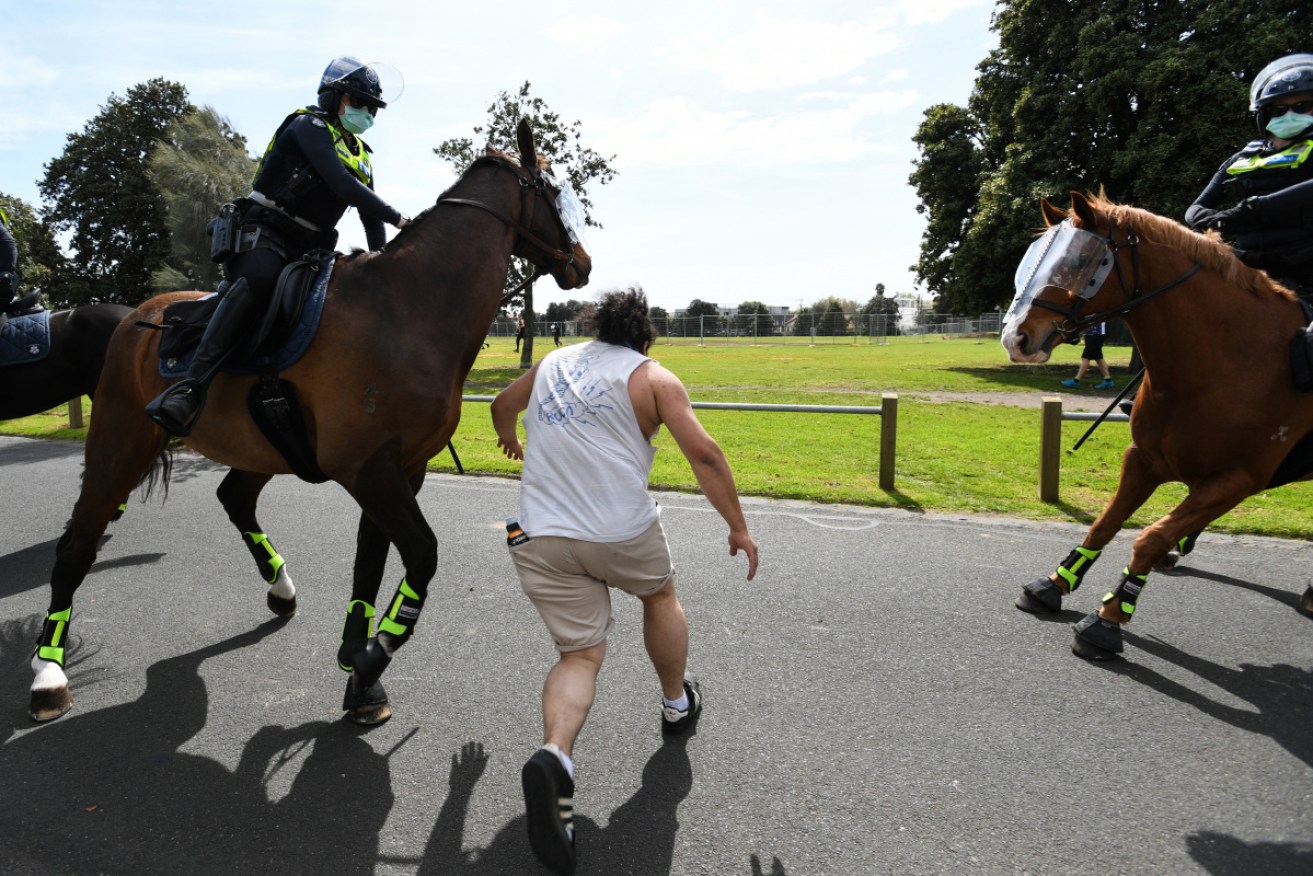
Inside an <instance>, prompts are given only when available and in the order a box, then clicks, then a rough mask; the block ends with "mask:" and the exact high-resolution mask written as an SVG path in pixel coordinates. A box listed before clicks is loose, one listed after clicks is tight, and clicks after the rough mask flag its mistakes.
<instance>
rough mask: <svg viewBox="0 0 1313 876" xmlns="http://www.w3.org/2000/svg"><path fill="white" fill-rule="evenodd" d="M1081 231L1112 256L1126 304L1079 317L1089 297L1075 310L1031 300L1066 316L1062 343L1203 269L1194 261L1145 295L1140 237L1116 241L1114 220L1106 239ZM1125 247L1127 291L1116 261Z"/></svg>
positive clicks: (1079, 301)
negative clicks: (1128, 260) (1128, 253)
mask: <svg viewBox="0 0 1313 876" xmlns="http://www.w3.org/2000/svg"><path fill="white" fill-rule="evenodd" d="M1082 230H1085V231H1086V232H1087V233H1089V234H1093V235H1094V236H1095V237H1098V238H1099V239H1101V240H1102V241H1103V244H1104V246H1106V247H1107V248H1108V252H1110V253H1111V254H1112V261H1113V269H1114V270H1115V271H1116V272H1117V282H1118V284H1120V286H1121V287H1122V295H1123V296H1124V297H1125V299H1126V301H1125V303H1124V304H1122V305H1121V306H1120V307H1114V308H1112V309H1111V310H1105V311H1101V312H1099V313H1091V314H1089V315H1088V316H1081V310H1082V308H1083V307H1084V305H1085V302H1087V301H1089V300H1090V299H1089V298H1081V297H1079V296H1078V297H1077V303H1076V306H1075V307H1065V306H1063V305H1061V304H1055V303H1054V302H1052V301H1044V300H1042V299H1040V298H1036V299H1035V300H1034V301H1032V302H1031V306H1032V307H1033V306H1036V305H1038V306H1039V307H1043V308H1045V309H1047V310H1052V311H1055V312H1057V313H1059V314H1061V315H1062V316H1065V317H1067V319H1066V321H1065V322H1064V323H1063V324H1062V325H1060V326H1058V332H1059V334H1061V335H1062V337H1063V340H1065V341H1066V342H1067V343H1069V344H1070V343H1075V342H1076V339H1077V338H1079V337H1080V334H1081V332H1083V331H1085V329H1087V328H1089V327H1090V326H1094V325H1098V324H1099V323H1101V322H1107V321H1108V320H1110V319H1120V318H1121V317H1123V316H1125V315H1126V314H1128V313H1130V312H1131V311H1132V310H1134V309H1135V308H1137V307H1139V306H1140V305H1142V304H1147V303H1148V302H1150V301H1152V300H1153V299H1155V298H1157V297H1158V296H1159V295H1162V294H1163V293H1164V292H1167V291H1169V290H1171V289H1175V288H1176V287H1177V286H1180V285H1181V284H1182V283H1184V282H1185V281H1186V280H1188V279H1190V278H1191V277H1193V276H1194V275H1195V274H1196V273H1198V272H1199V269H1200V268H1201V267H1202V265H1200V264H1199V263H1198V262H1195V263H1194V266H1193V267H1191V268H1190V269H1189V270H1188V271H1186V272H1185V273H1184V274H1182V275H1181V276H1179V277H1177V278H1176V279H1175V280H1172V281H1170V282H1168V283H1164V284H1163V285H1162V286H1159V287H1158V288H1157V289H1154V290H1153V291H1152V292H1145V291H1143V290H1142V289H1141V288H1140V236H1139V235H1138V234H1136V233H1135V232H1134V231H1133V230H1132V231H1128V232H1127V233H1126V238H1125V239H1124V240H1120V241H1119V240H1117V220H1116V219H1110V220H1109V222H1108V234H1107V235H1106V236H1105V235H1102V234H1098V233H1097V232H1093V231H1089V230H1088V229H1082ZM1127 248H1129V249H1130V251H1131V284H1130V287H1129V288H1128V287H1127V284H1126V275H1125V274H1124V273H1123V271H1122V263H1121V259H1120V258H1118V255H1119V254H1120V252H1121V251H1122V250H1123V249H1127ZM1069 294H1070V293H1069ZM1091 297H1093V296H1091Z"/></svg>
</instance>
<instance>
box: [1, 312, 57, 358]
mask: <svg viewBox="0 0 1313 876" xmlns="http://www.w3.org/2000/svg"><path fill="white" fill-rule="evenodd" d="M49 352H50V311H48V310H38V311H37V312H36V313H25V314H23V315H22V316H11V317H9V319H7V320H6V321H5V325H4V328H3V329H0V366H3V365H26V364H28V363H29V362H40V361H41V360H42V359H44V358H46V355H47V354H48V353H49Z"/></svg>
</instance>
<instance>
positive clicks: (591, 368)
mask: <svg viewBox="0 0 1313 876" xmlns="http://www.w3.org/2000/svg"><path fill="white" fill-rule="evenodd" d="M646 361H648V357H646V356H644V355H642V354H641V353H637V352H635V351H633V350H631V349H629V348H628V347H620V346H617V345H615V344H608V343H605V342H603V341H590V342H588V343H586V344H578V345H575V346H570V347H562V348H561V349H559V350H553V351H552V352H551V353H548V354H547V356H546V357H545V358H544V359H543V360H542V362H541V363H540V364H539V365H538V373H537V374H536V375H535V376H534V382H533V387H532V389H531V395H530V397H529V405H528V407H527V408H526V409H525V412H524V432H525V452H524V474H523V476H522V479H521V486H520V525H521V526H522V527H524V531H525V532H526V533H527V534H528V535H529V536H531V537H532V536H542V535H558V536H565V537H567V538H577V539H581V540H583V541H595V542H616V541H625V540H627V539H630V538H634V537H635V536H637V535H640V534H642V532H643V531H644V530H646V529H647V528H648V527H649V526H651V525H652V524H653V523H654V522H656V520H657V518H658V517H659V516H660V509H659V508H658V507H657V503H656V500H654V499H653V498H652V497H651V496H649V495H648V492H647V482H648V477H649V476H650V475H651V473H652V460H653V459H654V458H655V456H656V448H655V447H653V446H652V444H651V441H650V439H649V438H648V437H646V436H644V435H642V434H641V433H640V432H639V428H638V418H637V416H635V414H634V407H633V404H631V403H630V401H629V375H630V374H632V373H633V372H634V369H635V368H637V367H638V366H639V365H642V364H643V363H644V362H646ZM652 437H656V436H655V434H653V436H652Z"/></svg>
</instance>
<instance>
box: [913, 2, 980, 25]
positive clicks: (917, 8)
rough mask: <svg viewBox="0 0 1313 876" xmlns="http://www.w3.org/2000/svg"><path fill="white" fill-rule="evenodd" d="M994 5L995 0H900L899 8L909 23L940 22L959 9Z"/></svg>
mask: <svg viewBox="0 0 1313 876" xmlns="http://www.w3.org/2000/svg"><path fill="white" fill-rule="evenodd" d="M993 5H994V0H899V2H898V10H899V11H900V12H902V13H903V15H904V16H906V18H907V23H908V24H938V23H939V22H941V21H943V20H944V19H946V18H948V16H950V15H952V14H953V13H954V12H957V11H958V10H959V9H969V8H971V7H972V6H993Z"/></svg>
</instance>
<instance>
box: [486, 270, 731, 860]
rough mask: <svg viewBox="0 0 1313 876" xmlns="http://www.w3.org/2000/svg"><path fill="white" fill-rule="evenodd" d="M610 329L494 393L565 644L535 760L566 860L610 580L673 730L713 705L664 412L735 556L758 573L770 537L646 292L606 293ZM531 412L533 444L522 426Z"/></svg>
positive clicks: (535, 811)
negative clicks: (754, 527)
mask: <svg viewBox="0 0 1313 876" xmlns="http://www.w3.org/2000/svg"><path fill="white" fill-rule="evenodd" d="M597 326H598V339H597V340H595V341H590V342H588V343H586V344H578V345H574V346H569V347H562V348H561V349H559V350H553V351H552V352H551V353H549V354H548V355H547V356H546V357H544V358H543V359H542V360H541V361H540V362H538V363H537V364H536V365H534V366H533V368H531V369H530V370H529V371H526V372H525V373H524V374H523V375H521V376H520V378H519V379H517V380H516V381H515V382H514V383H512V384H511V385H510V386H508V387H507V388H506V389H504V390H503V391H502V392H501V393H500V394H499V395H498V396H497V398H496V399H495V400H494V401H493V403H492V422H493V428H494V429H495V430H496V432H497V444H498V446H499V447H501V448H502V450H503V452H504V453H505V454H506V456H507V457H508V458H510V459H517V460H523V461H524V472H523V476H522V479H521V490H520V516H519V518H518V521H516V520H511V521H508V524H507V531H508V539H507V541H508V544H509V545H510V553H511V559H512V561H513V562H514V564H515V569H516V572H517V573H518V575H519V578H520V585H521V587H522V588H523V589H524V592H525V594H526V595H528V597H529V599H530V600H531V601H532V602H533V604H534V606H535V607H536V608H537V609H538V613H539V614H540V615H541V616H542V618H543V621H544V622H545V623H546V625H547V628H548V630H549V632H550V633H551V635H552V638H553V640H554V641H555V643H556V648H557V651H558V652H559V655H560V657H559V660H558V661H557V663H556V664H555V665H554V666H553V667H552V669H551V671H550V672H549V673H548V675H547V680H546V681H545V682H544V684H543V692H542V704H543V747H542V748H540V749H539V750H538V751H536V752H535V753H534V755H533V756H532V757H531V758H530V759H529V761H528V762H527V763H526V764H525V765H524V769H523V770H522V772H521V782H522V785H523V790H524V797H525V807H526V813H527V816H528V817H527V824H528V831H529V841H530V845H531V846H532V847H533V850H534V853H535V854H537V855H538V857H539V858H540V859H541V860H542V861H543V863H545V864H546V865H547V866H548V867H549V868H550V869H552V870H553V871H554V872H557V873H571V872H573V870H574V866H575V851H574V833H573V829H572V824H571V819H572V815H573V805H574V763H573V761H572V760H571V756H572V753H573V749H574V742H575V738H576V737H577V736H578V735H579V731H580V730H581V729H582V728H583V725H584V720H585V719H586V718H587V716H588V711H589V709H590V708H591V707H592V704H593V699H594V697H595V695H596V691H597V674H598V671H599V670H600V669H601V666H602V659H603V658H604V657H605V655H606V639H607V635H608V634H609V632H610V630H611V627H612V625H613V624H614V619H613V617H612V613H611V597H610V590H609V588H611V587H614V588H616V589H618V590H623V591H625V592H627V593H631V594H633V595H634V596H637V597H638V598H639V599H640V600H642V602H643V641H644V645H645V646H646V648H647V653H648V656H649V657H650V658H651V660H652V665H653V668H655V669H656V673H657V678H658V680H659V681H660V683H661V691H662V698H663V704H662V710H661V727H662V731H663V732H664V733H666V734H667V735H672V736H673V735H678V734H682V733H684V732H686V731H687V730H688V729H689V728H690V727H692V726H693V725H694V723H696V721H697V719H698V716H699V715H700V713H701V710H702V693H701V690H700V688H699V686H698V683H697V682H696V681H695V680H693V679H690V678H686V676H685V670H686V668H687V664H688V621H687V619H686V618H685V615H684V609H683V606H681V605H680V603H679V599H678V597H677V596H676V595H675V581H674V566H673V564H672V562H671V558H670V550H669V547H668V546H667V544H666V537H665V532H664V531H663V530H662V528H661V516H660V509H659V508H658V506H657V504H656V501H655V500H654V499H653V498H652V497H651V496H650V495H649V494H648V492H647V483H648V477H649V475H650V474H651V470H652V460H653V458H654V455H655V453H656V449H655V448H654V447H653V446H652V443H651V442H652V439H653V438H655V437H656V434H657V431H658V429H659V428H660V427H661V426H662V424H664V425H665V426H666V428H667V429H669V430H670V434H671V437H673V438H674V439H675V442H676V443H677V444H678V445H679V449H680V451H681V452H683V454H684V456H685V457H686V458H687V459H688V462H689V465H690V466H692V468H693V473H694V475H695V476H696V477H697V481H698V485H699V487H701V489H702V493H703V495H705V496H706V497H707V500H708V501H710V502H711V504H712V506H713V507H714V508H715V509H716V510H717V511H718V512H719V513H720V516H721V517H722V518H723V519H724V520H725V523H726V524H728V526H729V553H730V555H731V556H737V555H738V553H739V551H743V552H744V553H745V554H746V555H747V560H748V580H749V581H751V580H752V579H753V577H754V576H755V575H756V573H757V543H756V541H755V540H754V539H753V537H752V535H751V534H750V533H749V532H748V525H747V521H746V520H745V518H744V515H743V510H742V508H740V506H739V496H738V491H737V489H736V487H735V485H734V475H733V473H732V472H731V471H730V468H729V463H728V462H727V461H726V459H725V454H724V452H723V451H722V450H721V448H720V445H718V444H717V443H716V441H715V440H714V439H713V438H712V437H711V436H710V435H709V434H707V431H706V430H705V429H704V428H703V427H702V424H701V423H700V422H699V421H698V419H697V416H696V415H695V414H694V412H693V406H692V404H691V403H690V402H689V398H688V392H687V390H685V388H684V384H683V383H681V382H680V380H679V378H677V377H676V376H675V375H674V374H672V373H671V372H670V371H668V370H667V369H665V368H663V367H662V366H661V365H660V364H658V363H657V362H656V361H655V360H653V359H649V358H648V357H647V350H648V347H649V346H650V345H651V343H652V340H653V338H654V337H655V332H654V330H653V328H652V323H651V320H650V319H649V318H648V307H647V299H646V297H645V296H644V295H643V294H642V293H641V292H637V291H632V290H631V291H626V292H610V293H608V294H607V295H605V296H604V297H603V300H602V302H601V304H600V306H599V307H598V311H597ZM522 411H528V413H527V414H526V416H525V418H524V430H525V437H526V442H527V444H528V447H529V450H528V452H527V453H526V451H525V446H524V444H521V442H520V439H519V436H518V433H517V430H516V423H517V420H518V419H519V415H520V413H521V412H522Z"/></svg>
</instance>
